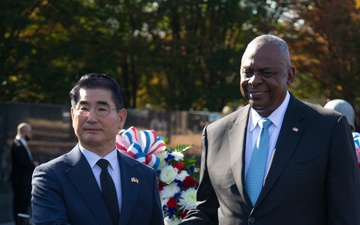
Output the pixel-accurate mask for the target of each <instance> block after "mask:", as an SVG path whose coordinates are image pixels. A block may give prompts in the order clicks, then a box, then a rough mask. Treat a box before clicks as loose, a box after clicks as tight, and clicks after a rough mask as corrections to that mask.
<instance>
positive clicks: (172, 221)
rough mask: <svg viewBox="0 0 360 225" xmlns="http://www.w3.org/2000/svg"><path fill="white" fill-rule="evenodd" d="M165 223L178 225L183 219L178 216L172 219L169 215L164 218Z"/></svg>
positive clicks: (166, 224)
mask: <svg viewBox="0 0 360 225" xmlns="http://www.w3.org/2000/svg"><path fill="white" fill-rule="evenodd" d="M164 222H165V225H178V224H179V223H180V222H181V220H180V218H178V217H175V216H174V218H173V219H170V218H169V217H165V218H164Z"/></svg>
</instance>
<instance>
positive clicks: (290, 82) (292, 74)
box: [287, 66, 296, 85]
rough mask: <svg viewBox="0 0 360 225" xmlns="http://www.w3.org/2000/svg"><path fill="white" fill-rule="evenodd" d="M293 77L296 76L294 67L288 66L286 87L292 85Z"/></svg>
mask: <svg viewBox="0 0 360 225" xmlns="http://www.w3.org/2000/svg"><path fill="white" fill-rule="evenodd" d="M295 75H296V71H295V67H294V66H290V69H289V71H288V79H287V84H288V85H290V84H292V83H293V82H294V79H295Z"/></svg>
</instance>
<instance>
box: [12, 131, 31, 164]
mask: <svg viewBox="0 0 360 225" xmlns="http://www.w3.org/2000/svg"><path fill="white" fill-rule="evenodd" d="M15 138H16V139H17V140H19V141H20V142H21V144H23V145H24V147H25V148H26V151H27V153H28V155H29V158H30V160H31V161H32V160H33V158H32V154H31V151H30V149H29V147H28V146H27V143H26V141H25V139H24V138H22V137H20V136H18V135H16V137H15Z"/></svg>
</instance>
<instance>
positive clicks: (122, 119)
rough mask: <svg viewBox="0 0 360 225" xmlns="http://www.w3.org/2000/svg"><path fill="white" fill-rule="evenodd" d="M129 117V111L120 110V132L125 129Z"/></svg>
mask: <svg viewBox="0 0 360 225" xmlns="http://www.w3.org/2000/svg"><path fill="white" fill-rule="evenodd" d="M126 117H127V111H126V109H120V110H119V127H118V128H119V130H121V129H123V127H124V125H125V122H126Z"/></svg>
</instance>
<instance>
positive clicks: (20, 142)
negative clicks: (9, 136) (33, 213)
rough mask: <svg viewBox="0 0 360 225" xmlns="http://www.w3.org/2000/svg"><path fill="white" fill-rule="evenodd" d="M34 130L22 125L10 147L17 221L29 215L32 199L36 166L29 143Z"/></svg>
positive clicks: (15, 218) (14, 207)
mask: <svg viewBox="0 0 360 225" xmlns="http://www.w3.org/2000/svg"><path fill="white" fill-rule="evenodd" d="M31 132H32V128H31V125H30V124H28V123H20V124H19V125H18V127H17V134H16V137H15V138H14V141H13V143H12V145H11V147H10V156H11V186H12V190H13V217H14V220H15V222H16V221H17V215H18V213H23V214H27V213H28V210H29V205H30V197H31V176H32V173H33V171H34V168H35V166H37V165H38V163H37V162H36V161H33V157H32V154H31V151H30V149H29V147H28V146H27V141H30V139H31V136H32V135H31V134H32V133H31Z"/></svg>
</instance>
